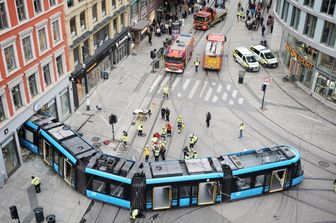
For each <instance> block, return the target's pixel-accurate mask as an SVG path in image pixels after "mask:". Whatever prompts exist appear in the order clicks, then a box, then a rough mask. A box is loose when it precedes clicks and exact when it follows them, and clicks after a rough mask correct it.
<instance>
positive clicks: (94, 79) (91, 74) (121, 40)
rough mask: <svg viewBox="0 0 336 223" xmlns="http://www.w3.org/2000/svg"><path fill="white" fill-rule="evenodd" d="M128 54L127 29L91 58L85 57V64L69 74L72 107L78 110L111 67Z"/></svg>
mask: <svg viewBox="0 0 336 223" xmlns="http://www.w3.org/2000/svg"><path fill="white" fill-rule="evenodd" d="M129 53H130V33H129V28H127V29H124V30H123V31H122V32H120V33H119V34H117V36H116V37H115V38H114V39H109V40H107V41H105V43H104V44H103V45H101V46H100V47H99V48H98V49H97V50H96V51H95V54H94V55H93V56H90V57H87V58H86V60H85V64H78V65H77V67H76V69H75V71H74V72H73V73H72V74H71V77H70V80H71V82H72V87H73V92H74V106H75V108H78V107H79V106H80V105H81V104H82V103H83V102H84V100H85V99H86V95H87V94H89V93H90V92H92V91H93V90H94V89H95V88H96V87H97V86H98V85H99V83H100V82H101V81H102V80H104V78H107V76H108V75H106V74H109V73H110V71H111V70H112V67H113V66H116V65H117V64H119V63H120V62H121V61H122V60H123V59H125V58H126V57H127V56H128V55H129Z"/></svg>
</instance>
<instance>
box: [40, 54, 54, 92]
mask: <svg viewBox="0 0 336 223" xmlns="http://www.w3.org/2000/svg"><path fill="white" fill-rule="evenodd" d="M47 65H49V71H50V84H49V85H46V82H45V76H44V70H43V68H44V67H45V66H47ZM41 72H42V79H43V86H44V88H45V89H47V88H49V87H50V86H52V85H53V83H54V82H55V80H54V71H53V61H52V58H51V57H49V58H47V59H46V60H44V61H43V62H41Z"/></svg>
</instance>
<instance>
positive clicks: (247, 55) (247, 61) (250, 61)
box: [233, 47, 260, 72]
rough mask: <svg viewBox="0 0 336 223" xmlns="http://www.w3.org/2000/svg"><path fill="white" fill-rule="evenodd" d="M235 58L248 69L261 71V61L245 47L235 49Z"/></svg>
mask: <svg viewBox="0 0 336 223" xmlns="http://www.w3.org/2000/svg"><path fill="white" fill-rule="evenodd" d="M233 59H234V60H235V61H236V62H238V63H240V65H242V66H243V67H244V68H245V70H247V71H256V72H257V71H259V69H260V67H259V63H258V61H257V59H256V57H255V55H254V54H253V53H252V52H251V51H250V50H248V49H247V48H245V47H237V48H236V49H235V50H234V51H233Z"/></svg>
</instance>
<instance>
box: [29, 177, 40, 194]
mask: <svg viewBox="0 0 336 223" xmlns="http://www.w3.org/2000/svg"><path fill="white" fill-rule="evenodd" d="M31 179H32V181H31V184H32V185H34V187H35V191H36V193H37V194H38V193H40V192H41V180H40V178H38V177H35V176H32V177H31Z"/></svg>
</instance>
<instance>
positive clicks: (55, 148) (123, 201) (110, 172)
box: [20, 115, 304, 210]
mask: <svg viewBox="0 0 336 223" xmlns="http://www.w3.org/2000/svg"><path fill="white" fill-rule="evenodd" d="M20 143H21V145H22V146H24V147H25V148H27V149H29V150H31V151H32V152H34V153H36V154H38V155H40V156H41V157H42V159H43V160H44V161H45V163H46V164H47V165H49V166H51V167H52V168H53V169H54V171H55V172H57V173H58V174H59V176H60V177H62V178H63V179H64V180H65V181H66V182H67V183H68V184H69V185H70V186H72V187H73V188H74V189H75V190H77V191H79V192H81V193H83V194H85V195H86V196H88V197H90V198H92V199H95V200H100V201H102V202H106V203H109V204H113V205H116V206H119V207H123V208H126V209H135V208H136V209H140V210H161V209H170V208H179V207H188V206H199V205H209V204H215V203H221V202H225V201H234V200H237V199H242V198H248V197H251V196H258V195H262V194H268V193H273V192H277V191H282V190H286V189H289V188H291V187H294V186H295V185H297V184H299V183H300V182H301V181H302V180H303V178H304V176H303V171H302V169H301V164H300V153H299V152H298V151H297V150H296V149H295V148H294V147H292V146H289V145H276V146H272V147H265V148H261V149H258V150H248V151H244V152H239V153H230V154H226V155H222V156H220V157H217V158H213V157H205V158H200V159H191V160H170V161H162V162H145V163H141V162H135V161H131V160H126V159H123V158H119V157H114V156H110V155H106V154H103V153H102V152H101V151H100V150H97V149H96V148H95V147H93V146H92V145H90V144H89V143H88V142H87V141H85V139H83V138H82V137H81V136H80V135H78V134H77V133H75V132H74V131H72V130H71V129H70V128H69V127H68V126H66V125H64V124H63V123H60V122H58V121H57V120H55V119H54V118H53V117H50V116H46V115H35V116H34V117H33V118H32V119H31V120H29V121H27V122H26V123H25V124H24V126H23V128H22V129H20Z"/></svg>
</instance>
